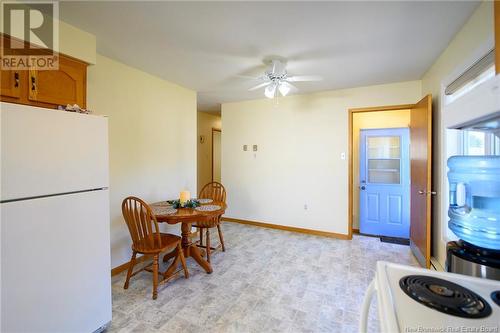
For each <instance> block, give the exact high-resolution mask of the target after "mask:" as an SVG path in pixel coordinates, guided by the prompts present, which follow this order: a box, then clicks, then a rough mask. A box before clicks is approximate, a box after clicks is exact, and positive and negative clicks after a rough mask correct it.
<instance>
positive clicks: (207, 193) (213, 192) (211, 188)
mask: <svg viewBox="0 0 500 333" xmlns="http://www.w3.org/2000/svg"><path fill="white" fill-rule="evenodd" d="M198 198H199V199H212V200H213V201H218V202H224V203H225V202H226V189H225V188H224V185H222V184H221V183H218V182H210V183H208V184H206V185H205V186H203V188H202V189H201V191H200V194H199V195H198ZM221 217H222V215H220V216H217V217H215V218H212V219H209V220H206V221H200V222H197V223H196V224H195V225H194V227H195V228H197V229H199V231H200V240H199V242H198V244H197V245H198V246H199V247H201V248H204V249H206V252H207V261H208V262H210V253H211V251H212V250H218V249H219V248H222V251H223V252H225V251H226V247H225V245H224V235H223V234H222V229H221ZM211 228H217V232H218V233H219V245H218V246H217V247H212V246H211V244H210V229H211ZM204 230H205V231H206V236H205V239H206V244H205V245H203V231H204Z"/></svg>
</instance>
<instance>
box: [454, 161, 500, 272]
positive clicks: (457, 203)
mask: <svg viewBox="0 0 500 333" xmlns="http://www.w3.org/2000/svg"><path fill="white" fill-rule="evenodd" d="M448 170H449V171H448V181H449V188H450V197H449V201H450V205H449V209H448V216H449V218H450V219H449V222H448V227H449V228H450V229H451V230H452V231H453V233H455V235H457V236H458V237H459V238H460V240H459V241H458V242H450V243H448V252H447V268H448V271H452V272H455V273H463V274H467V275H473V276H480V277H487V278H493V279H498V280H500V156H453V157H451V158H449V159H448Z"/></svg>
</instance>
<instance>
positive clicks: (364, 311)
mask: <svg viewBox="0 0 500 333" xmlns="http://www.w3.org/2000/svg"><path fill="white" fill-rule="evenodd" d="M376 291H377V289H376V288H375V279H373V280H372V282H370V285H369V286H368V289H366V294H365V298H364V300H363V305H362V306H361V317H360V318H359V332H360V333H366V332H368V331H367V328H368V314H369V311H370V304H371V302H372V298H373V295H375V292H376Z"/></svg>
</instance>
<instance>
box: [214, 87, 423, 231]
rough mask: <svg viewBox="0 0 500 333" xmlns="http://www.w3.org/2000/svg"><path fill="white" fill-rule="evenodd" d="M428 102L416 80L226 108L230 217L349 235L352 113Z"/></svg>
mask: <svg viewBox="0 0 500 333" xmlns="http://www.w3.org/2000/svg"><path fill="white" fill-rule="evenodd" d="M421 95H422V94H421V83H420V81H411V82H400V83H393V84H385V85H377V86H370V87H361V88H354V89H345V90H337V91H328V92H322V93H316V94H308V95H295V96H288V97H286V98H280V100H279V104H276V103H275V101H273V100H269V99H262V100H254V101H245V102H239V103H227V104H223V105H222V126H223V128H224V135H223V136H222V166H223V168H222V179H223V181H224V185H225V186H226V188H227V190H228V205H229V208H228V210H227V213H226V216H228V217H233V218H239V219H246V220H253V221H260V222H266V223H273V224H280V225H285V226H293V227H300V228H307V229H313V230H321V231H327V232H334V233H339V234H347V232H348V229H347V216H348V213H347V209H348V195H347V193H348V187H347V183H348V181H347V175H348V159H347V152H348V117H347V116H348V109H349V108H356V107H368V106H378V105H391V104H409V103H415V102H416V101H418V100H419V99H420V98H421ZM245 144H247V145H253V144H257V145H258V151H257V152H256V153H254V152H253V151H251V149H250V150H249V151H246V152H245V151H243V150H242V146H243V145H245ZM342 153H344V154H345V155H346V158H345V159H341V154H342ZM305 205H307V209H305Z"/></svg>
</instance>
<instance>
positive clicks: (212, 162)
mask: <svg viewBox="0 0 500 333" xmlns="http://www.w3.org/2000/svg"><path fill="white" fill-rule="evenodd" d="M214 132H219V133H221V134H222V130H221V129H219V128H214V127H212V159H211V161H210V162H211V163H210V164H211V165H210V169H211V170H212V181H214Z"/></svg>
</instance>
